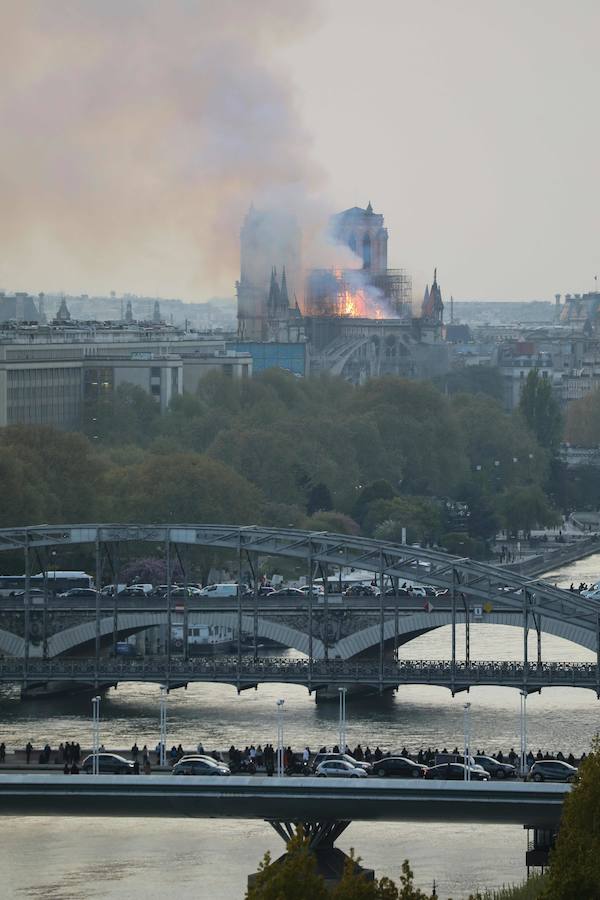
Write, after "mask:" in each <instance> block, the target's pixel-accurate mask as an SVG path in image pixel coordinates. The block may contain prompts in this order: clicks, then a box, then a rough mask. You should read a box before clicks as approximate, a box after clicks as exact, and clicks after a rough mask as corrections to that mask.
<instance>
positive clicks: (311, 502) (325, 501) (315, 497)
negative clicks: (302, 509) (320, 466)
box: [306, 481, 333, 516]
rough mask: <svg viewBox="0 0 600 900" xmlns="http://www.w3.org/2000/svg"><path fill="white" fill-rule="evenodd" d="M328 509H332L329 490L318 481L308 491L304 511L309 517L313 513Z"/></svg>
mask: <svg viewBox="0 0 600 900" xmlns="http://www.w3.org/2000/svg"><path fill="white" fill-rule="evenodd" d="M330 509H333V500H332V499H331V494H330V492H329V488H328V487H327V485H326V484H323V482H322V481H320V482H319V483H318V484H315V485H313V486H312V488H311V489H310V491H309V494H308V500H307V503H306V511H307V513H308V514H309V516H312V514H313V513H316V512H325V511H327V510H330Z"/></svg>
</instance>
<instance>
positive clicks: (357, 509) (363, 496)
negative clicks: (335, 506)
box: [353, 478, 395, 524]
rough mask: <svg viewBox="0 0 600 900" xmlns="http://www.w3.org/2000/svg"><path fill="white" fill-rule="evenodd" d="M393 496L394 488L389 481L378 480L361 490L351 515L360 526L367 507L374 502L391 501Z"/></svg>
mask: <svg viewBox="0 0 600 900" xmlns="http://www.w3.org/2000/svg"><path fill="white" fill-rule="evenodd" d="M394 496H395V492H394V488H393V487H392V486H391V484H390V483H389V481H386V480H385V479H384V478H379V479H378V480H377V481H373V482H371V484H367V485H366V487H364V488H362V490H361V492H360V494H359V495H358V498H357V500H356V502H355V504H354V508H353V513H354V518H355V519H356V521H357V522H360V523H361V524H362V522H363V519H364V517H365V515H366V514H367V512H368V509H369V505H370V504H371V503H373V501H375V500H391V499H392V498H393V497H394Z"/></svg>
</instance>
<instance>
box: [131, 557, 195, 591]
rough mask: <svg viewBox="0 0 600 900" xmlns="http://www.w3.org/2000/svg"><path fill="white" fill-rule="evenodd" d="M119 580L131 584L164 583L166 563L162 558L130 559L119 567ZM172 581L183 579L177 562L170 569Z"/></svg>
mask: <svg viewBox="0 0 600 900" xmlns="http://www.w3.org/2000/svg"><path fill="white" fill-rule="evenodd" d="M119 579H120V581H123V582H124V583H125V584H131V583H132V582H134V581H140V582H142V584H155V585H156V584H165V582H166V580H167V563H166V560H164V559H154V558H153V557H150V558H147V559H132V560H131V562H128V563H127V565H125V566H123V567H122V568H121V571H120V573H119ZM171 580H172V581H183V572H182V570H181V566H180V565H179V564H178V563H175V565H174V566H173V567H172V569H171Z"/></svg>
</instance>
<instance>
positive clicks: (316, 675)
mask: <svg viewBox="0 0 600 900" xmlns="http://www.w3.org/2000/svg"><path fill="white" fill-rule="evenodd" d="M0 681H4V682H6V681H24V682H29V683H31V682H35V681H40V682H45V681H48V682H52V681H79V682H91V683H93V684H98V683H100V682H104V683H113V682H119V681H159V682H164V683H166V684H174V683H178V684H181V683H187V682H225V683H230V684H235V685H238V686H247V685H255V684H258V683H264V682H271V683H285V682H288V683H290V684H302V685H306V686H308V687H315V686H319V685H321V686H322V685H325V684H356V685H361V684H362V685H365V684H366V685H376V686H380V687H397V686H399V685H400V684H435V685H440V686H443V687H449V688H451V689H454V688H463V687H471V686H475V685H506V686H514V687H518V688H522V687H525V688H526V689H527V690H530V691H531V690H539V689H541V688H543V687H556V686H565V687H568V686H575V687H585V688H590V689H593V690H598V684H599V670H598V667H597V666H596V665H595V664H594V663H568V662H555V663H552V662H551V663H542V664H540V665H538V664H537V663H528V664H526V665H524V664H523V663H521V662H499V661H493V660H491V661H490V660H488V661H481V662H470V663H465V662H456V663H455V664H454V665H453V664H452V662H451V661H449V660H400V661H398V662H389V663H385V664H384V665H383V667H381V666H380V664H379V663H378V662H352V661H348V660H342V659H340V660H313V661H312V662H311V661H310V660H308V659H295V660H290V659H289V657H282V658H279V657H264V658H257V659H255V658H254V657H253V656H242V657H241V658H238V657H237V656H222V657H214V658H206V657H200V658H196V659H187V660H184V659H182V658H177V657H175V658H173V657H171V658H170V659H169V658H167V657H164V656H152V657H143V658H139V659H138V658H123V659H118V658H116V659H115V658H107V657H101V658H99V659H95V658H89V659H87V658H86V659H81V658H79V659H67V658H61V657H54V658H52V659H40V658H29V659H28V660H23V659H20V658H6V657H5V658H3V659H2V660H0Z"/></svg>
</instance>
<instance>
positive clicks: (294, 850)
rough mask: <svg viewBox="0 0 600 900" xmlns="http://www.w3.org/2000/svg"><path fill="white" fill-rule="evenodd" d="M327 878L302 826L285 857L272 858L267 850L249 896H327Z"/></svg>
mask: <svg viewBox="0 0 600 900" xmlns="http://www.w3.org/2000/svg"><path fill="white" fill-rule="evenodd" d="M328 897H329V894H328V891H327V888H326V887H325V882H324V880H323V879H322V878H321V876H320V875H319V874H318V873H317V870H316V861H315V857H314V855H313V854H312V853H311V852H310V850H309V847H308V840H307V839H306V838H305V837H304V835H303V832H302V829H299V830H298V833H297V834H296V835H294V837H293V838H292V839H291V840H290V841H289V843H288V845H287V853H286V856H285V858H284V859H283V861H281V862H280V861H277V862H275V863H272V862H271V856H270V854H269V853H268V852H267V853H265V855H264V858H263V860H262V862H261V863H260V865H259V868H258V872H257V875H256V880H255V882H254V884H253V885H252V887H251V888H248V891H247V892H246V900H327V898H328Z"/></svg>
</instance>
